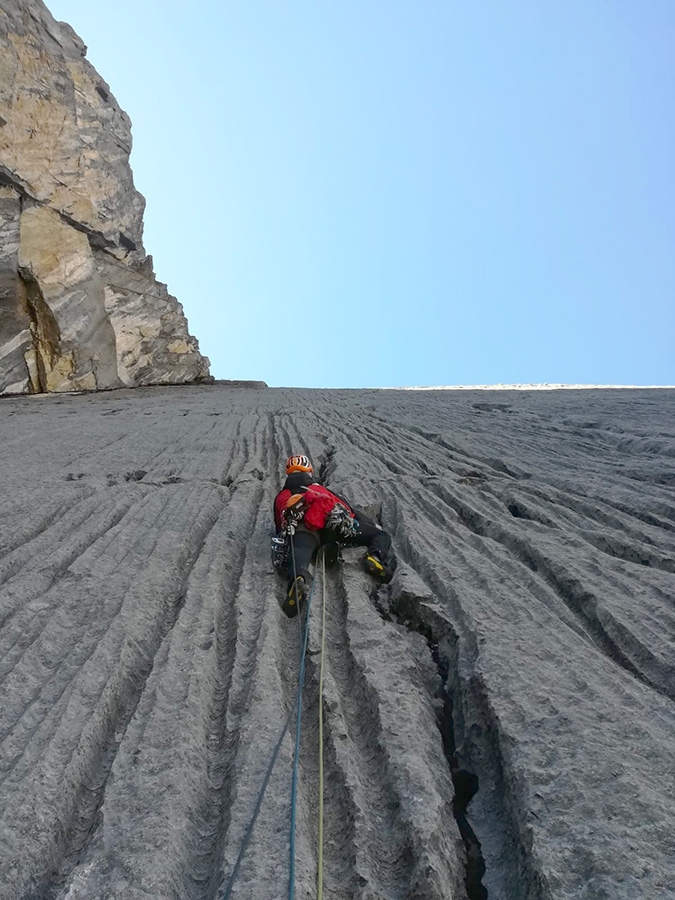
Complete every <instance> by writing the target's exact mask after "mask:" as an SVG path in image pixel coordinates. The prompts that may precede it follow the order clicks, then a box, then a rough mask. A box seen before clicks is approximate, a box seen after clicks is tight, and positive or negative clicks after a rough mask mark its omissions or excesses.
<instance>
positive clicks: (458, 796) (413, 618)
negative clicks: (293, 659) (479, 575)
mask: <svg viewBox="0 0 675 900" xmlns="http://www.w3.org/2000/svg"><path fill="white" fill-rule="evenodd" d="M410 599H411V598H410V597H408V596H407V595H406V594H399V596H398V597H397V599H396V600H395V601H394V602H393V603H392V605H391V606H390V613H391V614H393V616H394V617H395V619H396V621H397V622H398V623H399V624H401V625H403V626H404V627H405V628H407V629H408V630H409V631H416V632H417V633H418V634H421V635H422V636H423V637H424V639H425V640H426V642H427V646H428V648H429V652H430V654H431V658H432V659H433V661H434V665H435V666H436V670H437V672H438V675H439V677H440V680H441V685H442V687H441V688H440V690H439V691H438V693H437V694H436V700H437V701H438V702H439V705H438V708H437V710H436V721H437V725H438V730H439V732H440V735H441V741H442V742H443V750H444V752H445V757H446V759H447V761H448V765H449V767H450V774H451V777H452V783H453V786H454V789H455V796H454V798H453V801H452V812H453V815H454V817H455V821H456V822H457V828H458V829H459V833H460V835H461V838H462V841H463V842H464V848H465V851H466V863H465V878H464V884H465V887H466V893H467V897H468V898H469V900H488V891H487V888H486V887H485V886H484V885H483V883H482V882H483V876H484V875H485V860H484V859H483V853H482V851H481V843H480V841H479V840H478V837H477V835H476V833H475V831H474V830H473V828H472V827H471V824H470V822H469V818H468V806H469V803H470V802H471V800H472V799H473V798H474V796H475V795H476V793H477V792H478V790H479V778H478V775H476V774H475V773H474V772H470V771H468V770H467V769H465V768H462V767H461V766H460V761H459V755H458V749H457V744H456V741H455V727H454V716H453V712H454V701H453V696H452V693H451V688H450V686H449V684H448V676H449V673H450V662H449V660H448V658H447V656H445V655H444V654H443V653H442V652H441V650H440V642H439V640H438V638H437V637H436V635H435V634H434V631H433V629H432V627H431V626H430V625H429V623H427V622H425V621H424V620H423V619H422V617H421V616H420V615H419V612H418V611H417V610H416V609H415V606H414V604H412V603H411V602H410Z"/></svg>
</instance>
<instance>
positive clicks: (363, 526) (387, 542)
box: [286, 510, 396, 578]
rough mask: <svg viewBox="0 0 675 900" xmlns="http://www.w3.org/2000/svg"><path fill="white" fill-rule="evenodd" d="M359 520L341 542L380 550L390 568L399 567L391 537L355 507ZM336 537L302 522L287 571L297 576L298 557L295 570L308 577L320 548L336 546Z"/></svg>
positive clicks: (294, 539) (294, 541)
mask: <svg viewBox="0 0 675 900" xmlns="http://www.w3.org/2000/svg"><path fill="white" fill-rule="evenodd" d="M354 512H355V516H356V520H357V522H358V524H357V526H356V531H355V533H354V534H353V535H352V536H351V537H349V538H347V539H346V540H345V539H342V540H340V541H339V543H340V544H342V546H344V547H367V548H368V550H369V552H370V553H376V554H377V555H378V556H379V558H380V559H381V561H382V562H383V563H384V565H385V566H387V568H389V569H390V570H392V571H393V570H394V569H395V568H396V557H395V556H394V552H393V550H392V547H391V538H390V537H389V535H388V534H387V532H386V531H384V529H383V528H381V527H380V526H379V525H378V524H377V523H376V522H375V521H374V520H373V519H371V518H370V516H366V515H365V514H363V513H360V512H359V511H357V510H355V511H354ZM335 543H336V542H335V536H334V535H332V534H331V533H330V530H329V529H326V528H324V529H323V530H322V531H310V530H309V529H308V528H305V526H304V525H299V526H298V528H297V530H296V532H295V534H294V535H293V554H291V553H289V554H288V562H287V570H286V571H287V573H288V577H289V578H292V577H293V556H295V572H296V574H298V575H303V576H304V577H305V578H307V577H308V574H309V572H308V570H309V564H310V563H311V561H312V557H313V556H314V554H315V552H316V551H317V550H318V549H319V547H321V546H324V545H328V544H331V545H334V544H335Z"/></svg>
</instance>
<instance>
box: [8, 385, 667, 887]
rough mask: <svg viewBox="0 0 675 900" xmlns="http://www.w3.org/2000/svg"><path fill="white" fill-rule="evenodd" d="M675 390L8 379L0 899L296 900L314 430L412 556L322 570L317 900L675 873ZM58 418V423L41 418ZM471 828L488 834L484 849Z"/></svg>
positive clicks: (306, 765)
mask: <svg viewBox="0 0 675 900" xmlns="http://www.w3.org/2000/svg"><path fill="white" fill-rule="evenodd" d="M674 422H675V392H673V391H604V392H603V391H583V392H574V391H565V392H552V393H542V392H537V393H528V392H506V391H500V392H495V393H490V392H486V391H480V392H474V393H471V392H461V393H455V392H434V393H406V392H397V391H346V392H339V391H333V392H331V391H290V390H269V389H268V390H255V389H249V390H246V391H244V390H241V389H236V388H231V387H225V386H220V385H213V386H211V385H207V386H199V387H196V386H193V387H179V388H171V389H170V390H169V389H164V388H147V389H140V390H134V391H116V392H113V393H109V394H98V395H91V394H87V395H82V396H61V397H32V398H28V397H26V398H22V397H17V398H7V399H5V400H4V401H2V402H0V428H1V431H2V434H3V441H2V442H1V443H0V467H1V469H2V472H3V484H4V486H5V490H4V491H3V501H2V504H1V505H0V623H1V625H0V696H1V697H2V703H0V898H2V900H37V898H56V900H94V898H100V897H106V898H109V900H113V898H119V900H136V898H138V900H140V898H149V897H152V898H162V900H173V898H176V900H178V898H200V900H207V898H208V900H212V898H220V900H224V898H226V897H231V898H233V900H250V898H254V897H255V898H257V897H286V896H288V893H287V884H288V876H289V861H288V849H289V815H290V791H291V760H292V756H293V737H292V733H289V732H287V733H286V734H285V736H284V738H283V740H282V741H281V748H280V751H279V755H278V758H277V761H276V765H275V767H274V769H273V771H272V775H271V778H270V781H269V785H268V788H267V792H266V794H265V797H264V800H263V803H262V807H261V811H260V816H259V818H258V819H257V822H256V823H255V827H254V828H253V831H252V833H251V841H250V843H249V845H248V847H247V849H246V852H245V853H244V856H243V862H242V864H241V866H240V868H239V870H238V872H237V873H236V877H235V880H234V884H233V887H232V890H231V891H230V890H229V884H230V879H231V877H232V874H233V872H234V870H235V862H236V859H237V855H238V853H239V851H240V848H241V846H242V841H243V838H244V834H245V831H246V829H247V826H248V825H249V823H250V822H251V818H252V816H253V812H254V808H255V805H256V799H257V797H258V794H259V791H260V789H261V785H262V784H263V782H264V779H265V773H266V771H267V767H268V764H269V762H270V759H271V757H272V752H273V749H274V747H275V744H276V742H277V741H278V739H279V737H280V736H281V735H282V734H283V728H284V724H285V722H286V720H287V717H288V716H289V714H290V717H291V732H292V731H293V728H294V721H295V719H294V714H293V710H294V705H295V697H296V689H297V682H298V671H299V660H300V646H299V641H300V629H299V626H298V620H297V619H296V620H288V619H286V618H285V617H283V615H282V614H281V612H280V610H279V606H278V603H279V600H280V599H281V598H282V597H283V592H284V583H283V580H282V579H281V578H279V577H278V576H277V575H276V574H275V572H274V570H273V569H272V566H271V564H270V555H269V549H270V544H269V540H270V531H271V505H272V500H273V497H274V495H275V492H276V490H277V489H278V487H279V485H280V483H281V481H282V478H283V474H282V473H283V461H284V459H285V458H286V456H287V455H289V454H290V453H291V452H307V453H309V454H310V455H311V456H312V457H313V459H314V462H315V465H316V467H317V469H319V471H320V474H321V476H322V478H323V479H324V480H325V482H326V483H328V485H329V486H331V487H333V488H334V489H335V490H337V491H339V492H340V493H342V494H344V495H345V496H346V497H347V498H349V499H352V500H353V501H354V502H355V503H359V504H361V505H363V506H366V507H367V508H368V509H369V510H370V511H371V512H372V513H373V514H375V515H378V514H379V515H380V517H381V521H382V523H383V525H384V526H385V527H386V528H387V530H388V531H389V532H390V533H391V535H392V537H393V541H394V547H395V549H396V552H397V555H398V558H399V567H398V569H397V572H396V575H395V578H394V581H393V582H392V584H391V585H390V586H389V587H383V588H379V589H376V587H375V585H374V583H373V581H372V580H371V579H369V577H368V576H367V575H366V574H365V573H364V572H363V571H362V568H361V556H362V551H360V550H348V549H345V551H344V565H342V566H340V567H338V568H336V569H333V570H330V571H328V572H327V577H326V581H325V590H326V611H327V629H326V653H325V672H324V684H323V695H322V697H321V698H320V697H319V660H320V656H319V653H318V650H319V647H320V622H321V615H320V612H321V600H322V598H323V581H322V578H321V575H320V573H317V575H316V579H315V584H316V589H315V592H314V596H313V599H312V612H311V615H310V633H309V654H308V655H307V670H306V676H305V687H304V713H303V727H302V732H301V742H300V757H299V760H300V767H299V793H298V821H297V844H296V863H297V865H296V893H295V896H296V897H297V898H298V900H309V898H312V897H316V890H315V886H314V883H315V877H316V869H317V805H318V776H317V758H318V757H317V754H318V725H317V719H318V709H319V703H320V702H321V704H322V708H323V712H324V720H325V731H324V757H325V792H324V801H325V847H324V897H325V898H326V900H351V898H357V900H384V898H387V900H390V898H400V900H413V898H415V900H467V898H469V900H476V898H485V896H486V893H485V890H486V889H487V890H488V892H489V898H490V900H605V898H612V900H636V898H645V900H647V898H649V900H652V898H654V900H656V898H659V900H661V898H663V900H668V898H673V897H675V888H674V885H675V860H674V858H673V834H675V742H674V741H673V735H674V734H675V705H674V701H675V667H674V662H673V661H674V659H675V655H674V653H673V649H674V645H675V618H674V615H673V597H674V596H675V494H674V493H673V490H674V487H675V428H674V427H673V423H674ZM45 435H49V440H48V441H45V437H44V436H45ZM479 845H480V846H479Z"/></svg>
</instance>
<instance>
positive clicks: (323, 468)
mask: <svg viewBox="0 0 675 900" xmlns="http://www.w3.org/2000/svg"><path fill="white" fill-rule="evenodd" d="M334 458H335V447H329V448H328V449H327V450H326V452H325V453H324V454H322V457H321V461H320V463H319V481H320V482H321V484H328V482H329V480H330V476H331V475H332V474H333V472H334V471H335V464H334V462H333V460H334Z"/></svg>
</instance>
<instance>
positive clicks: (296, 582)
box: [281, 575, 308, 619]
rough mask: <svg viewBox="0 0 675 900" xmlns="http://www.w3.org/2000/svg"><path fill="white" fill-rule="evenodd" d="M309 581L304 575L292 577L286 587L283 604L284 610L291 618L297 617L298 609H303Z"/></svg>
mask: <svg viewBox="0 0 675 900" xmlns="http://www.w3.org/2000/svg"><path fill="white" fill-rule="evenodd" d="M307 593H308V591H307V582H306V581H305V578H304V577H303V576H302V575H298V577H297V578H291V580H290V581H289V582H288V587H287V589H286V596H285V597H284V602H283V603H282V604H281V608H282V610H283V611H284V612H285V613H286V615H287V616H288V618H289V619H293V618H295V616H297V614H298V611H302V609H303V608H304V605H305V602H306V600H307Z"/></svg>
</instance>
